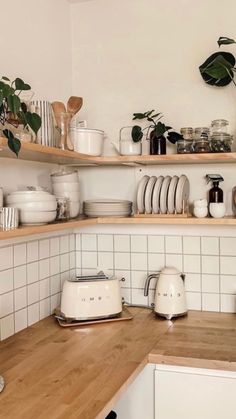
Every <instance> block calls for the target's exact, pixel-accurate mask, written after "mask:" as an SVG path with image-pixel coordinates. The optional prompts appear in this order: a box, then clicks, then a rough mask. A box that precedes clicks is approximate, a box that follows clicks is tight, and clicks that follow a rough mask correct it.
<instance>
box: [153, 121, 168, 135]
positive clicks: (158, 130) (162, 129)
mask: <svg viewBox="0 0 236 419" xmlns="http://www.w3.org/2000/svg"><path fill="white" fill-rule="evenodd" d="M165 132H166V126H165V124H163V123H162V122H160V121H159V122H158V123H157V125H156V127H155V133H156V136H157V138H158V137H161V136H162V135H163V134H165Z"/></svg>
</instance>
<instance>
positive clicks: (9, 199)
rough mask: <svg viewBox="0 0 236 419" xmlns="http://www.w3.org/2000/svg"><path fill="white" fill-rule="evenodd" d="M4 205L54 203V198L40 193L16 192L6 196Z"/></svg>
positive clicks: (48, 194)
mask: <svg viewBox="0 0 236 419" xmlns="http://www.w3.org/2000/svg"><path fill="white" fill-rule="evenodd" d="M5 199H6V204H17V203H19V202H46V201H47V202H48V201H51V202H52V201H53V202H54V201H55V196H53V195H52V194H50V193H48V192H42V191H17V192H12V193H10V194H9V195H7V196H6V198H5Z"/></svg>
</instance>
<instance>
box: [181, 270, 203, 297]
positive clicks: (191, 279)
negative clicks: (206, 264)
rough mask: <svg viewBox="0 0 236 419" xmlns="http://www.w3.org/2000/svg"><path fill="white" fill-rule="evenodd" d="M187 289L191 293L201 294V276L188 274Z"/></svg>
mask: <svg viewBox="0 0 236 419" xmlns="http://www.w3.org/2000/svg"><path fill="white" fill-rule="evenodd" d="M185 289H186V291H190V292H201V275H200V274H193V273H187V274H186V275H185Z"/></svg>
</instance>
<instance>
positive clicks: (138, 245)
mask: <svg viewBox="0 0 236 419" xmlns="http://www.w3.org/2000/svg"><path fill="white" fill-rule="evenodd" d="M131 252H140V253H147V236H146V235H144V234H135V235H132V236H131Z"/></svg>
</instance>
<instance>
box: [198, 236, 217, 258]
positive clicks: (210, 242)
mask: <svg viewBox="0 0 236 419" xmlns="http://www.w3.org/2000/svg"><path fill="white" fill-rule="evenodd" d="M201 252H202V255H213V256H214V255H219V237H201Z"/></svg>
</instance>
